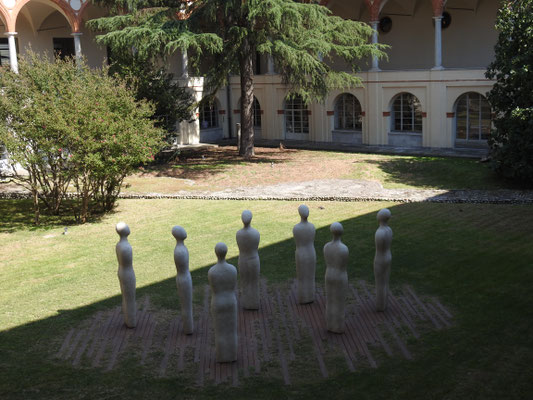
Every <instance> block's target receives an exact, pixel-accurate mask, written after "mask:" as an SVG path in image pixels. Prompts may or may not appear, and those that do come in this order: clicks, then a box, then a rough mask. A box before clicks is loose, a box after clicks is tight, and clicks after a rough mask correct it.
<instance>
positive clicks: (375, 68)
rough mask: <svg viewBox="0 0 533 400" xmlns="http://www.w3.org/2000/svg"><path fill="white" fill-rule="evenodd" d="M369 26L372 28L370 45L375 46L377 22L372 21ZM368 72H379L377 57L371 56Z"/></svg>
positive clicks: (376, 41)
mask: <svg viewBox="0 0 533 400" xmlns="http://www.w3.org/2000/svg"><path fill="white" fill-rule="evenodd" d="M370 25H371V26H372V29H373V30H374V32H373V33H372V43H373V44H376V43H378V25H379V21H372V22H370ZM370 71H381V70H380V69H379V63H378V56H372V68H371V69H370Z"/></svg>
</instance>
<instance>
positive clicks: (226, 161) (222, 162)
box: [137, 147, 296, 180]
mask: <svg viewBox="0 0 533 400" xmlns="http://www.w3.org/2000/svg"><path fill="white" fill-rule="evenodd" d="M295 151H296V150H283V152H280V151H279V150H277V149H262V148H256V155H255V156H254V157H252V158H251V159H249V160H244V159H243V158H242V157H241V156H239V153H238V151H237V149H236V148H233V147H231V148H228V147H220V148H208V149H198V150H196V149H187V150H186V151H182V152H181V153H179V154H177V156H176V157H174V158H171V159H170V160H168V161H167V162H165V163H164V164H160V165H157V164H153V165H150V166H148V167H145V168H143V169H140V170H138V171H137V173H138V174H139V175H140V176H143V175H149V176H156V177H174V178H180V179H192V180H197V179H201V178H206V177H208V176H211V175H217V174H220V173H223V172H226V171H228V170H230V169H231V168H232V167H234V166H247V165H262V164H264V165H271V163H275V164H280V163H284V162H287V161H288V160H289V159H290V155H291V154H292V153H293V152H295Z"/></svg>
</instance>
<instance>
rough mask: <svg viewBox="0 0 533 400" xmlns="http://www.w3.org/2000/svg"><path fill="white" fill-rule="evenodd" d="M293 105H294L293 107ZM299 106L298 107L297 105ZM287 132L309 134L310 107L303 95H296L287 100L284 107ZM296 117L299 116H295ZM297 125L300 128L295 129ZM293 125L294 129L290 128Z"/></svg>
mask: <svg viewBox="0 0 533 400" xmlns="http://www.w3.org/2000/svg"><path fill="white" fill-rule="evenodd" d="M291 106H292V107H291ZM297 106H298V107H297ZM283 110H284V111H283V114H284V120H285V133H286V134H290V135H306V136H308V135H309V109H308V108H307V106H306V105H305V103H304V101H303V99H302V97H301V96H294V97H292V98H290V99H286V100H285V104H284V108H283ZM295 117H298V119H297V118H295ZM296 125H298V126H299V129H298V130H296V129H294V128H295V127H296ZM289 127H291V128H292V129H289Z"/></svg>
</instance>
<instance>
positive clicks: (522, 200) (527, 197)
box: [0, 190, 533, 204]
mask: <svg viewBox="0 0 533 400" xmlns="http://www.w3.org/2000/svg"><path fill="white" fill-rule="evenodd" d="M415 193H416V192H415ZM74 197H75V196H74V195H72V194H68V195H67V198H74ZM30 198H31V195H30V194H29V193H27V192H20V191H17V192H0V199H3V200H23V199H30ZM119 199H127V200H154V199H176V200H241V201H253V200H265V201H272V200H274V201H340V202H370V201H391V202H397V203H472V204H533V191H524V192H518V191H508V192H507V191H506V192H504V193H501V192H498V191H468V190H458V191H454V190H451V191H448V192H445V193H442V194H437V195H435V196H432V197H429V198H423V199H418V198H416V197H415V196H413V197H402V196H364V195H362V196H312V195H310V196H273V195H261V196H250V195H232V194H228V195H226V194H162V193H145V194H120V195H119Z"/></svg>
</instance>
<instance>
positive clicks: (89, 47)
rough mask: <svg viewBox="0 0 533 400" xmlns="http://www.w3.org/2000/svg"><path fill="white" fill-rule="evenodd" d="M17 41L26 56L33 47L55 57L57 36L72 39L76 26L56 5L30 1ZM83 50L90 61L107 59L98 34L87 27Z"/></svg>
mask: <svg viewBox="0 0 533 400" xmlns="http://www.w3.org/2000/svg"><path fill="white" fill-rule="evenodd" d="M42 13H46V14H48V15H47V16H46V17H45V18H44V19H42V20H41V19H38V18H34V15H35V14H37V15H42ZM16 29H17V33H18V34H17V40H18V43H19V55H21V56H24V55H25V54H26V53H27V51H28V50H29V49H32V50H33V51H34V52H37V53H43V54H44V53H46V54H48V55H49V56H50V58H52V57H53V54H54V46H53V39H54V38H72V29H71V27H70V25H69V23H68V21H67V19H66V18H65V17H64V16H63V15H62V14H61V13H60V12H59V11H56V10H54V9H53V8H52V7H50V6H47V5H42V4H39V3H36V4H33V3H28V4H26V5H25V6H24V7H23V8H22V10H21V12H20V14H19V16H18V18H17V25H16ZM81 33H82V36H81V46H82V52H83V55H84V57H85V59H86V60H87V62H88V64H89V65H90V66H91V67H93V68H97V67H101V66H102V63H103V62H104V61H105V60H106V57H107V51H106V48H105V47H103V46H100V45H98V44H97V43H96V41H95V34H94V33H93V32H92V31H90V30H89V29H87V28H86V27H85V26H82V28H81Z"/></svg>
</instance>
